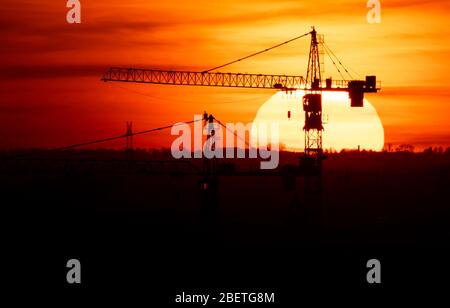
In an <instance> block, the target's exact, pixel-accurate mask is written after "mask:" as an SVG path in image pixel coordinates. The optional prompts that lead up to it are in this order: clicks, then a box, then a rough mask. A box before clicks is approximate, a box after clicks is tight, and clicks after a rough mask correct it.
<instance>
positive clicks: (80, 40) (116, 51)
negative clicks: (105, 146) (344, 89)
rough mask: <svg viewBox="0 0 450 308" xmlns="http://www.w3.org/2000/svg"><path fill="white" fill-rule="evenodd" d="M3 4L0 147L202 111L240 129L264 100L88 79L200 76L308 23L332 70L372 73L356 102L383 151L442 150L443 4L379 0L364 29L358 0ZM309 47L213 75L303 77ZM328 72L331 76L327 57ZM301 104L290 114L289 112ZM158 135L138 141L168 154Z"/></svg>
mask: <svg viewBox="0 0 450 308" xmlns="http://www.w3.org/2000/svg"><path fill="white" fill-rule="evenodd" d="M65 2H66V1H62V0H61V1H54V0H41V1H26V0H4V1H2V9H1V11H0V25H1V26H0V38H1V44H0V62H1V63H0V64H1V67H2V70H1V73H0V76H1V77H0V79H1V86H0V120H1V123H2V125H1V126H0V138H1V139H0V140H1V142H0V147H2V148H12V147H38V146H45V147H47V146H59V145H65V144H68V143H73V142H79V141H84V140H90V139H96V138H102V137H107V136H111V135H117V134H121V133H123V132H124V129H125V121H133V122H134V126H135V129H136V130H139V129H147V128H153V127H157V126H161V125H167V124H171V123H174V122H178V121H188V120H191V119H192V117H193V114H194V113H201V112H202V111H203V110H207V111H209V112H211V113H214V114H215V116H216V117H217V118H219V119H221V120H222V121H223V122H226V121H230V122H231V121H232V122H238V121H240V122H250V121H252V120H253V118H254V116H255V114H256V112H257V110H258V107H259V106H261V104H263V103H264V101H266V100H267V99H269V98H270V96H271V95H272V94H273V92H272V91H268V90H250V89H249V90H243V89H221V88H191V87H165V86H154V85H132V84H115V83H106V84H105V83H102V82H100V78H101V75H102V73H103V71H105V70H106V69H107V68H108V67H109V66H125V67H130V66H134V67H149V68H150V67H151V68H167V69H169V68H170V69H186V70H204V69H207V68H210V67H212V66H216V65H219V64H222V63H224V62H227V61H230V60H233V59H235V58H238V57H241V56H245V55H247V54H249V53H252V52H255V51H259V50H260V49H263V48H266V47H269V46H272V45H274V44H277V43H279V42H282V41H285V40H287V39H290V38H292V37H295V36H297V35H299V34H303V33H306V32H308V31H309V30H310V26H311V25H315V26H316V27H317V29H318V31H319V33H322V34H325V41H326V42H327V44H328V46H330V47H331V48H332V49H333V51H334V52H335V53H336V54H337V55H338V56H339V57H340V58H341V60H342V61H343V63H344V64H346V65H347V66H349V67H350V68H351V69H352V70H353V71H356V72H358V73H359V74H360V75H363V76H364V75H366V74H376V75H377V76H378V79H379V80H381V81H382V87H383V89H382V92H380V93H379V94H375V95H368V96H367V98H368V99H369V101H371V102H372V103H373V105H374V106H375V107H376V109H377V111H378V113H379V115H380V117H381V120H382V123H383V125H384V128H385V139H386V142H392V143H394V144H396V143H410V144H414V145H415V146H416V147H417V148H423V147H425V146H429V145H443V146H450V122H449V121H448V112H449V111H450V106H449V98H450V84H449V78H447V71H448V68H449V66H450V65H449V64H450V40H449V38H450V35H449V34H450V33H449V32H450V27H449V26H450V21H449V18H448V12H449V9H450V2H449V1H448V0H434V1H433V0H409V1H406V0H403V1H400V0H395V1H387V0H381V4H382V23H381V24H368V23H367V21H366V14H367V11H368V9H367V8H366V1H365V0H342V1H331V0H314V1H306V0H303V1H300V0H246V1H242V0H227V1H213V0H200V1H197V0H189V1H187V0H177V1H174V0H166V1H153V0H146V1H144V0H129V1H111V0H110V1H106V0H81V1H80V2H81V4H82V24H80V25H70V24H67V23H66V17H65V15H66V12H67V8H66V7H65ZM308 48H309V41H308V39H307V38H305V39H303V40H300V41H296V42H293V43H291V44H290V45H287V46H284V47H281V48H279V49H276V50H274V51H272V52H270V53H267V54H264V55H260V56H258V57H255V58H253V59H251V60H249V61H247V62H242V63H239V64H235V65H233V66H230V67H229V68H226V69H224V70H223V71H232V72H252V73H277V74H295V75H305V73H306V65H307V57H308ZM325 72H326V75H327V76H329V75H331V76H333V77H334V78H337V79H338V77H339V75H338V74H337V72H336V70H335V69H334V67H333V66H332V64H331V63H330V62H329V61H328V62H327V59H326V65H325ZM299 108H301V107H300V105H299ZM169 133H170V132H168V131H167V132H162V133H158V134H155V135H153V136H145V137H139V138H138V139H137V140H136V141H137V143H138V145H140V146H150V147H168V146H170V141H171V140H172V138H169V136H170V135H169Z"/></svg>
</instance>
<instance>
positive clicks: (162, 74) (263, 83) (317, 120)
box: [102, 27, 381, 173]
mask: <svg viewBox="0 0 450 308" xmlns="http://www.w3.org/2000/svg"><path fill="white" fill-rule="evenodd" d="M308 35H310V36H311V45H310V52H309V60H308V66H307V72H306V78H304V77H303V76H288V75H269V74H247V73H245V74H243V73H219V72H218V73H216V72H212V71H215V70H217V69H219V68H223V67H226V66H229V65H231V64H234V63H237V62H240V61H243V60H245V59H248V58H251V57H254V56H256V55H259V54H262V53H264V52H268V51H270V50H272V49H275V48H277V47H280V46H282V45H285V44H288V43H290V42H293V41H295V40H298V39H300V38H303V37H306V36H308ZM324 51H325V52H326V53H327V55H328V56H329V57H330V59H331V61H332V62H333V64H334V65H335V67H336V68H337V70H338V72H339V74H340V75H341V76H342V77H343V80H333V79H332V78H327V79H325V80H324V79H323V68H324V61H323V56H324ZM335 60H336V61H335ZM336 62H338V63H339V64H340V65H341V67H342V68H344V70H345V72H346V73H347V74H348V75H349V76H350V77H352V76H351V74H350V73H349V72H348V70H347V69H346V68H345V67H344V65H343V64H342V62H341V61H340V60H339V59H338V58H337V57H336V55H335V54H334V52H332V51H331V49H330V48H329V47H328V46H327V45H326V44H325V42H324V39H323V35H318V34H317V32H316V30H315V28H314V27H312V30H311V31H310V32H308V33H305V34H303V35H300V36H297V37H295V38H293V39H290V40H288V41H285V42H283V43H281V44H277V45H275V46H272V47H270V48H266V49H264V50H261V51H259V52H256V53H253V54H251V55H248V56H245V57H242V58H239V59H237V60H234V61H231V62H228V63H225V64H223V65H220V66H216V67H213V68H211V69H208V70H205V71H202V72H190V71H172V70H155V69H137V68H119V67H112V68H110V69H109V70H108V71H107V72H105V74H104V75H103V78H102V80H103V81H105V82H107V81H115V82H129V83H148V84H161V85H177V86H209V87H236V88H252V89H275V90H279V91H285V92H293V91H297V90H302V91H304V92H305V95H304V96H303V99H302V105H303V111H304V112H305V123H304V126H303V130H304V134H305V147H304V156H303V157H302V159H301V161H304V162H305V164H306V166H310V167H313V168H314V169H315V173H320V172H321V160H322V159H323V147H322V132H323V122H322V91H339V92H342V91H343V92H348V93H349V98H350V102H351V106H352V107H362V106H363V105H364V93H376V92H377V91H378V90H380V88H381V87H380V83H379V82H377V80H376V77H375V76H366V78H365V80H346V79H345V78H344V75H343V74H342V72H341V70H340V69H339V66H338V65H337V64H336ZM289 116H290V112H288V117H289Z"/></svg>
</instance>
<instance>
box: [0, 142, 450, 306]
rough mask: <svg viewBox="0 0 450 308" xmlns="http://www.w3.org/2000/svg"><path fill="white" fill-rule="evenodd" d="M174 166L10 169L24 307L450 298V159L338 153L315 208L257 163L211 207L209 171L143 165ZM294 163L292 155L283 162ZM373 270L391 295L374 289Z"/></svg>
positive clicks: (88, 157) (6, 180)
mask: <svg viewBox="0 0 450 308" xmlns="http://www.w3.org/2000/svg"><path fill="white" fill-rule="evenodd" d="M5 155H11V153H7V154H5ZM38 156H39V155H38ZM166 156H167V155H166V154H164V153H156V154H155V153H152V154H151V153H144V152H141V153H137V154H135V157H134V161H129V162H124V161H123V158H124V157H123V153H118V152H111V151H101V152H100V151H97V152H92V151H91V152H89V151H85V152H70V153H69V154H65V155H64V156H58V157H52V159H50V160H48V159H39V160H38V159H35V158H33V159H30V158H29V157H27V156H26V155H25V156H19V158H15V159H3V160H2V161H1V164H0V170H1V175H0V187H1V192H2V208H1V211H2V215H1V217H2V220H3V222H4V223H3V226H4V231H3V236H4V237H5V242H6V245H7V246H6V248H5V249H4V250H3V254H5V255H6V256H7V260H8V261H7V262H6V263H5V264H3V265H4V267H5V268H6V269H7V270H8V272H9V271H11V272H12V278H11V279H10V280H8V284H9V286H13V288H18V289H20V290H23V291H22V294H23V297H24V298H27V296H39V297H44V298H46V297H47V296H48V297H49V298H54V296H55V294H58V295H61V294H62V295H66V296H68V297H67V298H70V299H72V300H73V299H78V300H79V299H83V298H86V297H85V296H86V295H94V296H96V297H97V299H100V300H101V301H103V300H104V301H111V300H113V301H115V300H116V299H117V300H118V299H122V300H123V299H125V300H126V301H134V300H136V299H141V300H142V299H143V300H144V303H147V305H145V306H149V307H153V306H155V307H159V306H166V305H169V304H174V303H175V296H176V294H180V293H181V292H183V291H184V292H190V293H191V294H204V293H209V294H217V295H218V294H219V293H220V292H268V293H275V302H276V303H278V304H280V305H282V306H286V307H291V306H293V304H295V305H296V306H297V307H299V306H300V305H301V304H302V303H303V302H304V301H305V299H306V298H309V299H313V300H314V301H315V302H317V303H320V302H322V301H334V300H337V299H338V298H347V299H352V298H354V297H356V296H357V295H361V294H362V295H367V296H368V297H367V298H369V299H374V298H377V297H379V296H384V295H386V294H390V295H393V294H394V295H400V296H405V298H409V299H410V298H411V297H414V296H416V295H419V294H423V292H425V290H426V291H427V292H428V291H433V292H435V294H436V295H439V293H440V292H446V289H447V290H448V287H449V286H450V283H449V280H448V279H450V278H449V277H450V276H449V274H450V270H449V266H450V265H449V253H448V246H449V235H450V203H449V195H448V193H449V184H450V183H449V173H450V172H449V171H450V156H449V155H448V154H439V153H427V154H424V153H420V154H412V153H342V154H333V155H330V156H329V157H328V159H327V160H325V162H324V172H323V189H322V192H321V193H320V192H316V194H315V195H313V197H311V196H308V195H305V194H306V192H305V188H304V177H298V178H297V179H296V182H295V184H294V185H293V186H292V183H289V181H287V180H286V178H285V177H280V176H276V175H263V176H262V175H256V174H252V173H251V172H250V173H249V172H248V170H255V164H254V162H249V161H245V160H244V161H235V162H234V163H236V165H235V166H234V169H233V168H232V167H230V166H231V164H230V163H228V165H227V166H226V168H225V167H224V168H223V170H225V171H224V172H223V173H222V175H221V176H219V177H218V186H217V187H218V188H217V189H218V193H217V202H212V203H211V202H210V201H208V202H206V203H205V196H204V194H203V193H202V190H201V189H200V187H201V185H200V181H201V179H202V178H201V176H200V175H197V174H196V173H197V170H198V168H200V167H201V161H200V162H193V165H190V164H175V165H174V164H172V163H164V162H159V163H146V162H145V161H146V160H155V159H157V160H158V161H167V160H168V159H167V158H166ZM296 156H297V154H289V153H284V154H283V156H282V159H283V160H282V163H283V164H285V163H288V162H289V163H294V162H295V161H296V159H297V158H296ZM46 158H48V157H46ZM56 158H58V159H56ZM80 159H81V160H82V161H80ZM111 159H114V162H105V161H104V160H111ZM219 169H220V168H219ZM220 170H221V169H220ZM243 171H246V173H245V174H243V173H242V172H243ZM213 200H214V198H213ZM316 204H317V207H316V206H315V205H316ZM311 213H314V215H312V214H311ZM72 258H76V259H79V260H80V261H81V265H82V283H81V285H69V284H67V283H66V272H67V268H66V262H67V261H68V260H69V259H72ZM374 258H375V259H378V260H380V262H381V277H382V278H381V279H382V283H381V285H371V284H368V283H367V281H366V273H367V271H368V269H367V268H366V262H367V261H368V260H369V259H374ZM36 291H39V292H36ZM30 292H31V293H30ZM447 292H448V291H447ZM27 294H30V295H27ZM31 294H33V295H31ZM443 294H444V293H442V294H441V295H443ZM336 295H338V296H339V297H335V296H336ZM156 303H157V304H159V305H156ZM210 305H219V306H220V304H217V303H216V304H212V303H210V304H208V306H210ZM224 305H225V306H226V305H227V304H224ZM175 306H177V305H175ZM197 306H201V304H197ZM269 306H270V305H269Z"/></svg>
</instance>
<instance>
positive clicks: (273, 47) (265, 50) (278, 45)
mask: <svg viewBox="0 0 450 308" xmlns="http://www.w3.org/2000/svg"><path fill="white" fill-rule="evenodd" d="M309 34H311V32H308V33H305V34H303V35H300V36H297V37H294V38H293V39H290V40H288V41H285V42H283V43H280V44H277V45H275V46H272V47H269V48H266V49H264V50H261V51H258V52H255V53H252V54H251V55H248V56H245V57H242V58H239V59H237V60H234V61H231V62H228V63H225V64H222V65H220V66H216V67H213V68H210V69H208V70H206V71H203V72H202V73H208V72H210V71H215V70H216V69H219V68H222V67H225V66H228V65H231V64H234V63H236V62H240V61H242V60H245V59H248V58H251V57H254V56H257V55H259V54H262V53H264V52H267V51H269V50H272V49H275V48H277V47H280V46H282V45H285V44H288V43H290V42H292V41H295V40H298V39H300V38H302V37H305V36H307V35H309Z"/></svg>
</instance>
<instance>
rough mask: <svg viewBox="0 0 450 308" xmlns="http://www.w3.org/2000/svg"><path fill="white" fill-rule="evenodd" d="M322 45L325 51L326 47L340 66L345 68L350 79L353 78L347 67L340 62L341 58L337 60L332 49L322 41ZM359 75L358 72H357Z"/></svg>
mask: <svg viewBox="0 0 450 308" xmlns="http://www.w3.org/2000/svg"><path fill="white" fill-rule="evenodd" d="M322 44H323V47H325V51H326V50H327V49H328V51H329V52H330V53H331V54H332V55H333V56H334V57H335V58H336V60H337V61H338V62H339V64H340V65H341V66H342V68H343V69H344V70H345V72H346V73H347V74H348V75H349V76H350V78H351V79H353V76H352V75H351V74H350V73H349V71H348V70H347V68H346V67H345V66H344V64H342V62H341V60H339V58H338V57H337V56H336V55H335V54H334V52H333V50H331V48H330V47H328V45H327V44H326V43H325V42H323V43H322ZM357 75H359V74H357Z"/></svg>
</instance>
